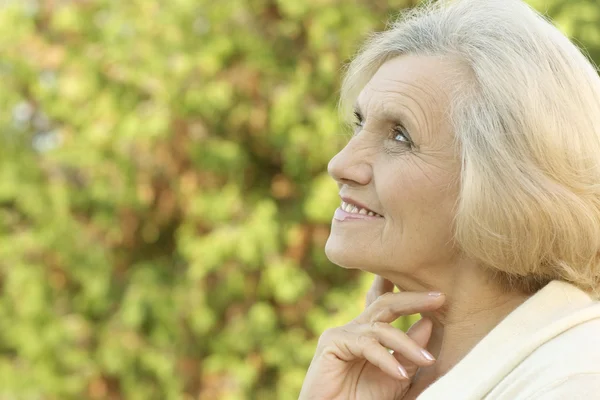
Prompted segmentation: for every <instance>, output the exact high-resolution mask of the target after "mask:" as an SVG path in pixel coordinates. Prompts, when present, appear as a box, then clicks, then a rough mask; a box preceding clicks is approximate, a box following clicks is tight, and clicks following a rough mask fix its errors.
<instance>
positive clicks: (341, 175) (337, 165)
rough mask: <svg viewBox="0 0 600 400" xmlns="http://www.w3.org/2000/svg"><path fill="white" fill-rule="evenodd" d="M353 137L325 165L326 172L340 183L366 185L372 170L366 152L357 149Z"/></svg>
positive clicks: (369, 180)
mask: <svg viewBox="0 0 600 400" xmlns="http://www.w3.org/2000/svg"><path fill="white" fill-rule="evenodd" d="M356 139H357V137H354V138H352V139H351V140H350V143H348V144H347V145H346V146H345V147H344V148H343V149H342V150H341V151H340V152H339V153H337V154H336V155H335V156H334V157H333V158H332V159H331V160H330V161H329V164H328V165H327V172H328V173H329V175H331V177H332V178H333V179H335V180H336V181H337V182H338V183H340V184H347V185H356V186H358V185H367V184H369V182H371V178H372V174H373V170H372V168H371V165H370V164H369V162H368V159H367V154H363V153H364V152H363V151H360V150H359V149H358V146H356V144H357V140H356Z"/></svg>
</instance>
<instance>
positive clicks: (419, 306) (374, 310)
mask: <svg viewBox="0 0 600 400" xmlns="http://www.w3.org/2000/svg"><path fill="white" fill-rule="evenodd" d="M444 301H445V296H444V295H443V294H441V293H438V294H432V293H421V292H399V293H385V294H383V295H382V296H379V297H378V298H377V300H375V301H374V302H373V303H372V304H371V305H370V306H369V307H367V309H366V310H365V311H363V313H362V314H360V315H359V316H358V317H356V318H355V319H354V321H353V322H355V323H359V324H364V323H368V322H375V321H380V322H388V323H389V322H393V321H395V320H396V319H398V317H400V316H402V315H411V314H416V313H422V312H426V311H433V310H435V309H437V308H439V307H441V306H442V304H444Z"/></svg>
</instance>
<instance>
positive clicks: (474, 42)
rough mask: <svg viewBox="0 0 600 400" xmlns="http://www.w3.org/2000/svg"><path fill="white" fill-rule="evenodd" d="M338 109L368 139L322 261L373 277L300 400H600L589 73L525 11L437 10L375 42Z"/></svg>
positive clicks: (327, 339) (596, 173) (599, 192)
mask: <svg viewBox="0 0 600 400" xmlns="http://www.w3.org/2000/svg"><path fill="white" fill-rule="evenodd" d="M341 108H342V110H344V111H346V112H347V114H353V115H354V124H355V127H354V135H353V137H352V138H351V140H350V141H349V143H348V144H347V145H346V147H345V148H344V149H343V150H342V151H341V152H340V153H339V154H337V155H336V156H335V157H334V158H333V159H332V160H331V162H330V164H329V172H330V174H331V176H332V177H333V178H334V179H335V180H336V181H337V182H338V184H339V188H340V197H341V206H340V208H338V209H337V210H336V211H335V216H334V219H333V221H332V227H331V235H330V237H329V239H328V241H327V245H326V249H325V250H326V254H327V256H328V258H329V259H330V260H331V261H332V262H334V263H336V264H338V265H340V266H343V267H345V268H359V269H362V270H365V271H368V272H371V273H373V274H375V275H376V279H375V283H374V285H373V287H372V289H371V292H370V296H369V301H368V303H367V308H366V309H365V311H364V312H363V313H362V314H361V315H359V316H358V317H357V318H356V319H355V320H353V321H351V322H349V323H348V324H346V325H344V326H342V327H338V328H333V329H329V330H327V331H326V332H325V333H323V335H322V336H321V338H320V340H319V344H318V346H317V350H316V354H315V357H314V359H313V361H312V363H311V366H310V368H309V370H308V373H307V376H306V378H305V381H304V385H303V388H302V392H301V395H300V398H301V399H382V400H385V399H414V398H417V397H418V398H419V399H420V400H429V399H461V400H464V399H484V398H485V399H511V400H514V399H596V398H597V399H600V303H599V302H597V301H595V299H596V298H597V296H598V290H599V289H600V257H599V250H600V78H599V77H598V74H597V73H596V71H595V69H594V67H593V66H592V65H591V64H590V62H588V60H587V59H586V58H585V57H584V56H583V55H582V54H581V52H580V51H579V50H578V49H577V48H576V47H575V46H574V45H573V44H572V43H571V42H570V41H569V40H568V39H567V38H565V37H564V36H563V35H562V34H561V33H560V32H559V31H558V30H557V29H556V28H554V27H553V26H552V25H551V24H550V23H548V22H547V21H546V20H545V19H544V18H543V17H541V16H540V15H539V14H537V13H536V12H535V11H533V10H532V9H531V8H529V7H528V6H527V5H526V4H525V3H523V2H521V1H518V0H502V1H497V0H458V1H455V2H451V3H448V2H438V3H436V4H435V5H432V4H429V5H427V6H424V7H422V8H420V9H418V10H416V11H414V10H413V11H411V12H410V13H408V14H407V15H405V16H403V18H402V19H401V20H400V21H399V22H397V23H395V24H394V25H393V26H392V27H391V28H390V29H389V30H387V31H385V32H383V33H380V34H378V35H376V36H374V37H373V38H372V39H371V40H370V41H369V42H368V43H367V44H366V46H365V47H364V48H363V49H362V51H361V52H360V53H359V54H358V56H357V57H356V58H355V59H354V60H353V61H352V63H351V64H350V66H349V69H348V71H347V75H346V77H345V80H344V83H343V86H342V96H341ZM394 286H395V287H397V288H398V289H399V290H400V291H399V292H396V293H393V291H394ZM384 293H385V295H382V294H384ZM413 313H420V314H421V315H422V319H421V320H420V321H418V322H417V323H416V324H415V325H414V326H413V327H412V328H411V329H410V330H409V331H408V332H407V333H406V334H405V333H403V332H401V331H399V330H397V329H395V328H393V327H392V326H391V325H390V322H392V321H394V320H395V319H397V318H398V317H400V316H402V315H409V314H413Z"/></svg>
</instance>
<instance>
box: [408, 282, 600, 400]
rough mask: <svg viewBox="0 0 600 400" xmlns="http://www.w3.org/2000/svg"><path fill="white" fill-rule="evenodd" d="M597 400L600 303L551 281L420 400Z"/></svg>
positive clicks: (599, 381) (598, 393)
mask: <svg viewBox="0 0 600 400" xmlns="http://www.w3.org/2000/svg"><path fill="white" fill-rule="evenodd" d="M441 399H457V400H476V399H477V400H479V399H486V400H500V399H501V400H526V399H527V400H528V399H543V400H577V399H582V400H583V399H585V400H589V399H600V302H597V301H594V300H593V299H592V298H590V296H588V295H587V294H586V293H585V292H583V291H581V290H579V289H578V288H577V287H575V286H573V285H570V284H568V283H564V282H560V281H553V282H551V283H549V284H548V285H547V286H546V287H544V288H543V289H542V290H540V291H539V292H537V293H536V294H535V295H534V296H532V297H531V298H529V299H528V300H527V301H526V302H525V303H523V304H522V305H521V306H519V307H518V308H517V309H516V310H514V311H513V312H512V313H511V314H509V315H508V316H507V317H506V318H505V319H504V320H503V321H502V322H500V324H498V326H496V327H495V328H494V329H493V330H492V331H491V332H490V333H489V334H488V335H487V336H485V337H484V338H483V339H482V340H481V341H480V342H479V343H478V344H477V345H476V346H475V347H474V348H473V349H472V350H471V351H470V352H469V353H468V354H467V355H466V356H465V357H464V358H463V359H462V360H461V361H460V362H459V363H458V364H457V365H456V366H454V368H452V369H451V370H450V371H449V372H448V373H447V374H446V375H444V376H443V377H441V378H440V379H438V380H437V381H436V382H434V383H433V384H432V385H431V386H429V387H428V388H427V390H425V391H424V392H423V393H421V395H420V396H419V397H418V400H441Z"/></svg>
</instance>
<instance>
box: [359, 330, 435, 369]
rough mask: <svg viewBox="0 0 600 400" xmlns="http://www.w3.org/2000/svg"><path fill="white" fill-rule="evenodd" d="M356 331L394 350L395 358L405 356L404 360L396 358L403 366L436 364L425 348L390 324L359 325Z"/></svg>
mask: <svg viewBox="0 0 600 400" xmlns="http://www.w3.org/2000/svg"><path fill="white" fill-rule="evenodd" d="M354 329H355V330H356V332H357V333H358V334H359V335H367V336H372V337H374V338H375V339H377V341H378V342H379V343H381V344H382V345H383V346H385V347H386V348H388V349H392V350H393V351H394V355H395V356H396V355H398V356H403V359H402V360H399V359H398V357H396V360H398V361H399V362H400V363H401V364H404V363H405V362H407V361H408V362H410V363H414V364H418V365H421V366H427V365H431V364H433V363H434V360H433V357H430V355H429V353H427V352H426V350H425V352H424V348H423V347H421V345H420V344H419V343H417V342H416V341H415V340H414V339H413V338H411V337H410V336H408V335H407V334H406V333H404V332H402V331H401V330H400V329H396V328H394V327H393V326H391V325H390V324H387V323H384V322H373V323H370V324H363V325H357V326H356V327H355V328H354Z"/></svg>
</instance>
